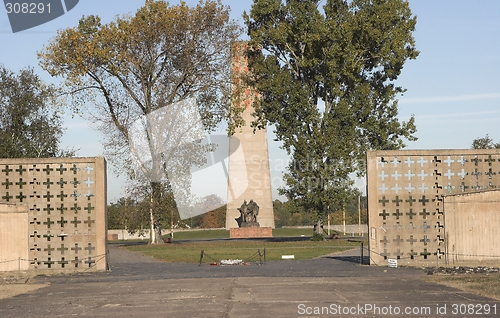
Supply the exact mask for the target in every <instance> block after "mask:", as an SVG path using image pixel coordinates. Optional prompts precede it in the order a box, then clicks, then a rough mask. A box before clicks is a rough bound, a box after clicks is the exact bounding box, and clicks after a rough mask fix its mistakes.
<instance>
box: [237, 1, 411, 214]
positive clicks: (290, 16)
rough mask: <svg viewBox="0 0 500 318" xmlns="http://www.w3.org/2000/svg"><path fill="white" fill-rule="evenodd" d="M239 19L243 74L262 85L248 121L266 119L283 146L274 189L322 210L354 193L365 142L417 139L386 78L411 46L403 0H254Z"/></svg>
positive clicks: (384, 144) (373, 145) (385, 144)
mask: <svg viewBox="0 0 500 318" xmlns="http://www.w3.org/2000/svg"><path fill="white" fill-rule="evenodd" d="M320 3H325V4H324V6H323V7H322V8H320V7H319V5H320ZM321 9H322V10H321ZM244 19H245V22H246V25H247V28H248V35H249V36H250V39H251V40H250V42H249V46H250V47H251V48H253V49H251V50H249V52H248V58H249V66H250V70H251V74H252V76H251V77H249V78H248V79H247V81H248V84H249V85H251V86H253V87H255V88H256V90H257V91H259V93H260V94H261V95H262V98H261V99H260V102H259V103H257V105H256V106H255V110H256V112H255V113H256V114H255V115H256V117H257V119H256V121H255V122H254V123H253V125H254V127H256V128H260V127H264V126H265V125H266V124H274V125H275V127H276V130H275V133H276V136H277V137H278V139H279V140H281V141H282V142H283V147H284V149H286V150H287V152H288V153H289V154H290V155H291V162H290V165H289V166H288V171H287V173H286V174H285V176H284V178H285V181H286V187H284V188H282V189H280V193H281V194H284V195H286V196H287V197H288V199H289V200H297V201H296V202H298V203H299V204H300V206H302V207H303V208H304V209H305V210H307V211H308V212H310V213H312V214H315V215H318V216H319V217H321V216H323V217H324V216H325V215H326V214H327V213H328V210H330V209H336V208H337V207H342V206H345V204H346V202H348V201H349V200H350V198H353V197H355V195H356V193H355V191H353V182H352V181H351V178H350V176H351V175H352V173H354V172H357V173H358V174H360V175H362V174H364V172H365V164H364V159H365V152H366V150H368V149H399V148H401V147H403V146H404V143H403V138H406V139H408V140H415V139H416V138H415V137H414V133H415V131H416V128H415V124H414V118H413V117H411V118H410V120H409V121H408V122H402V123H400V122H399V121H398V118H397V115H398V108H397V100H396V96H397V95H398V94H402V93H403V92H404V89H403V88H401V87H398V86H396V85H395V84H394V83H393V82H394V81H395V80H396V79H397V78H398V76H399V75H400V73H401V70H402V68H403V65H404V63H405V61H406V60H408V59H415V58H416V57H417V55H418V51H417V50H416V49H415V45H414V39H413V36H412V32H413V31H414V29H415V24H416V18H415V17H414V16H412V13H411V11H410V8H409V5H408V3H407V2H406V1H403V0H383V1H378V0H377V1H372V0H353V1H345V0H327V1H326V2H322V1H319V0H290V1H286V2H285V3H283V2H282V1H281V0H254V4H253V6H252V8H251V11H250V14H249V15H248V14H245V15H244Z"/></svg>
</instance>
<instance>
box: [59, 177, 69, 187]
mask: <svg viewBox="0 0 500 318" xmlns="http://www.w3.org/2000/svg"><path fill="white" fill-rule="evenodd" d="M67 183H68V181H64V179H63V178H61V179H59V181H58V182H57V184H58V185H59V186H60V187H61V189H62V188H64V185H65V184H67Z"/></svg>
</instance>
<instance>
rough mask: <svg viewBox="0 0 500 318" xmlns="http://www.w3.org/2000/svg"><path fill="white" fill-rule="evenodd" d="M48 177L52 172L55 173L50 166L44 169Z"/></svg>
mask: <svg viewBox="0 0 500 318" xmlns="http://www.w3.org/2000/svg"><path fill="white" fill-rule="evenodd" d="M42 170H43V171H44V172H45V173H46V174H47V175H49V174H50V172H52V171H54V169H53V168H51V167H50V165H47V166H46V168H45V169H42Z"/></svg>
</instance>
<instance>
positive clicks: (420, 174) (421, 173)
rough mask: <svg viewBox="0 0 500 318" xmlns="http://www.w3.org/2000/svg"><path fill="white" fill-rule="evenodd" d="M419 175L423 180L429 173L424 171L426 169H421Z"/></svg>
mask: <svg viewBox="0 0 500 318" xmlns="http://www.w3.org/2000/svg"><path fill="white" fill-rule="evenodd" d="M417 176H419V177H420V178H421V179H422V180H424V179H425V177H427V176H428V174H427V173H424V170H421V171H420V173H419V174H418V175H417Z"/></svg>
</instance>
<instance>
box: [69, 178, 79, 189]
mask: <svg viewBox="0 0 500 318" xmlns="http://www.w3.org/2000/svg"><path fill="white" fill-rule="evenodd" d="M70 183H71V184H72V185H73V187H74V188H76V187H78V185H79V184H80V181H78V179H76V178H73V181H71V182H70Z"/></svg>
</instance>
